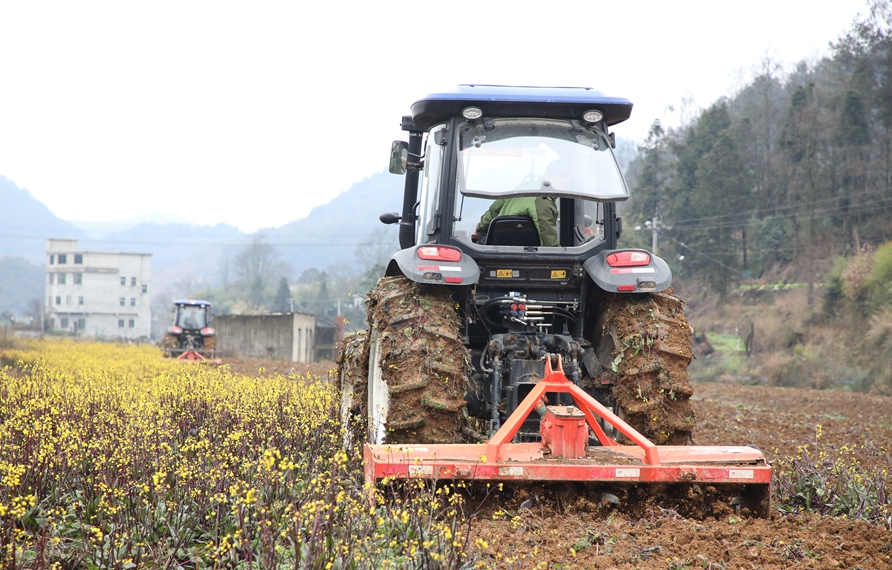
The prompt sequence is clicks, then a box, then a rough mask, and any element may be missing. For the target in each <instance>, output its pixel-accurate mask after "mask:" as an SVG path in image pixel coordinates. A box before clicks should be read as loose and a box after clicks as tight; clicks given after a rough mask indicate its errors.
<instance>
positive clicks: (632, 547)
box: [224, 359, 892, 570]
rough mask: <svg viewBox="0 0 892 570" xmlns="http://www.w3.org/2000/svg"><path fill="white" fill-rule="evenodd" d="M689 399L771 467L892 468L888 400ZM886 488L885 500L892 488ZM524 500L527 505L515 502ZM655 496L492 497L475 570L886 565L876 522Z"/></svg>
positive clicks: (477, 519)
mask: <svg viewBox="0 0 892 570" xmlns="http://www.w3.org/2000/svg"><path fill="white" fill-rule="evenodd" d="M224 363H225V364H228V365H229V366H230V367H231V369H233V371H237V372H242V373H246V374H261V375H268V374H274V373H283V374H288V373H295V374H298V375H305V374H306V373H307V372H311V373H312V374H314V375H317V376H322V377H325V376H326V375H327V373H328V371H329V370H331V369H332V368H334V365H333V363H330V362H329V363H316V364H296V363H288V362H278V363H277V362H272V361H262V360H250V359H239V360H231V361H225V362H224ZM261 368H262V369H263V370H262V371H261ZM691 403H692V405H693V408H694V413H695V415H696V418H697V425H696V428H695V430H694V443H695V445H750V446H755V447H758V448H759V449H761V450H762V451H763V452H764V453H765V455H766V456H767V457H768V459H769V460H770V461H772V462H778V461H779V460H780V459H781V458H785V457H792V456H795V455H796V454H797V453H798V452H799V448H800V446H805V445H807V446H809V450H810V451H811V453H812V454H813V455H815V456H816V455H817V454H818V453H819V452H821V451H824V452H826V453H827V454H828V455H829V456H831V457H834V456H836V455H838V454H839V453H840V450H843V449H844V446H845V448H846V449H854V450H855V452H854V453H855V455H857V459H858V461H859V462H860V463H861V464H862V465H865V466H880V467H881V468H889V469H890V471H892V398H887V397H881V396H870V395H865V394H856V393H849V392H834V391H816V390H801V389H792V388H774V387H764V386H741V385H732V384H718V383H697V384H696V385H695V386H694V396H693V397H692V398H691ZM818 426H820V427H818ZM886 492H887V493H889V494H892V488H890V486H889V485H887V488H886ZM524 497H527V498H528V499H532V500H526V501H521V499H523V498H524ZM665 498H666V497H665V496H664V497H663V499H665ZM659 499H660V497H657V500H655V501H654V502H653V503H651V504H648V505H646V506H645V507H643V508H638V509H636V510H635V512H636V514H635V515H634V516H632V515H629V514H621V513H616V512H613V509H612V505H609V504H608V505H605V506H600V505H599V504H598V503H597V502H593V501H591V500H588V499H581V498H575V497H567V500H565V501H563V503H562V504H560V505H558V504H555V503H554V502H553V501H545V500H543V501H536V500H535V496H534V493H533V492H530V493H528V494H527V495H524V494H522V493H521V494H515V495H514V496H513V498H512V499H511V500H505V501H502V500H501V499H500V498H498V497H490V498H489V499H487V501H488V502H487V503H485V504H484V505H483V507H482V508H479V512H478V514H477V515H476V516H474V517H473V518H472V520H471V523H470V526H469V528H470V534H471V543H473V544H474V547H473V554H474V556H475V557H476V564H477V566H478V567H485V568H490V567H492V568H555V569H556V568H598V569H615V570H619V569H622V570H626V569H638V568H641V569H651V568H659V569H670V570H681V569H684V568H687V569H691V570H694V569H707V570H718V569H747V570H752V569H763V570H769V569H781V568H784V569H786V568H828V569H836V568H861V569H863V570H869V569H881V568H892V533H890V531H889V529H888V528H884V527H883V526H880V525H873V524H868V523H866V522H862V521H854V520H848V519H846V518H842V517H829V516H827V517H822V516H819V515H816V514H797V515H792V514H787V515H782V514H780V513H778V512H776V511H775V512H773V514H772V518H770V519H755V518H748V517H745V516H741V515H739V514H736V513H734V512H733V510H732V511H729V510H716V511H715V512H713V513H711V514H710V515H708V516H706V517H705V518H685V517H682V516H680V515H679V514H677V513H676V512H675V511H674V510H673V508H672V504H671V502H669V503H667V501H666V500H662V501H661V500H659ZM468 506H469V508H470V510H475V509H477V506H476V505H473V504H469V505H468ZM641 513H644V514H641Z"/></svg>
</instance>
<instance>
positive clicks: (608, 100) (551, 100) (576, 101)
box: [412, 85, 632, 130]
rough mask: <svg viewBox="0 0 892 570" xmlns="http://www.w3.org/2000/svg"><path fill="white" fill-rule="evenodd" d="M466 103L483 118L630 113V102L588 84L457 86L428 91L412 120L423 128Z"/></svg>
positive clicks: (611, 117) (617, 119) (621, 117)
mask: <svg viewBox="0 0 892 570" xmlns="http://www.w3.org/2000/svg"><path fill="white" fill-rule="evenodd" d="M468 106H474V107H480V108H481V109H482V110H483V116H484V117H493V118H496V117H549V118H554V119H582V114H583V113H585V112H586V111H590V110H592V109H595V110H598V111H601V112H602V113H603V114H604V118H605V120H606V121H607V125H608V126H609V125H615V124H617V123H621V122H623V121H625V120H626V119H628V118H629V116H630V115H631V114H632V102H631V101H629V100H628V99H625V98H623V97H607V96H605V95H604V94H603V93H601V92H600V91H596V90H594V89H592V88H590V87H510V86H506V85H458V86H456V87H455V88H454V89H453V90H451V91H446V92H443V93H431V94H430V95H427V96H426V97H424V98H422V99H420V100H418V101H416V102H415V103H413V104H412V122H414V123H415V125H416V126H417V127H419V128H421V129H423V130H427V129H429V128H430V127H432V126H433V125H435V124H437V123H439V122H441V121H444V120H446V119H448V118H449V117H452V116H454V115H458V114H459V113H460V112H461V110H462V109H464V108H465V107H468Z"/></svg>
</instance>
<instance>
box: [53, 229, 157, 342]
mask: <svg viewBox="0 0 892 570" xmlns="http://www.w3.org/2000/svg"><path fill="white" fill-rule="evenodd" d="M46 254H47V266H46V278H47V287H46V291H47V299H46V302H47V305H46V318H47V319H48V322H49V326H50V328H51V329H55V330H60V331H68V332H71V333H74V334H76V335H78V336H96V337H100V338H115V337H117V338H125V339H138V338H149V336H150V334H151V324H152V308H151V304H150V302H149V292H150V291H151V281H152V254H151V253H118V252H111V251H85V250H79V249H78V248H77V240H73V239H50V240H47V248H46Z"/></svg>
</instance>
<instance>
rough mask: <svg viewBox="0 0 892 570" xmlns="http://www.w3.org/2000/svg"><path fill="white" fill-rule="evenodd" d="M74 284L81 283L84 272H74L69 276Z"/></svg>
mask: <svg viewBox="0 0 892 570" xmlns="http://www.w3.org/2000/svg"><path fill="white" fill-rule="evenodd" d="M71 277H72V280H73V281H74V284H75V285H82V284H83V282H84V274H83V273H75V274H74V275H72V276H71Z"/></svg>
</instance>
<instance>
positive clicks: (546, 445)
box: [363, 355, 771, 516]
mask: <svg viewBox="0 0 892 570" xmlns="http://www.w3.org/2000/svg"><path fill="white" fill-rule="evenodd" d="M552 357H556V361H557V369H556V370H553V369H552V365H551V358H552ZM552 357H549V358H546V360H545V377H544V378H542V379H541V380H539V381H538V382H537V383H536V384H535V385H534V386H533V388H532V389H531V390H530V392H529V393H528V394H527V396H526V397H525V398H524V400H523V402H521V403H520V405H518V406H517V409H516V410H515V411H514V413H512V414H511V416H509V417H508V419H507V420H506V421H505V423H504V424H502V426H501V427H500V428H499V430H498V431H497V432H496V433H495V434H494V435H493V436H492V437H491V438H490V440H489V441H488V442H486V443H480V444H381V445H373V444H368V443H367V444H365V446H364V449H363V458H364V466H365V467H364V470H365V480H366V482H367V483H370V484H371V485H374V484H375V483H376V482H377V481H380V480H382V479H385V478H389V479H410V478H412V479H431V480H465V481H481V482H514V483H516V482H537V481H539V482H556V481H562V482H580V483H611V484H620V485H629V486H632V485H635V484H640V483H643V484H691V485H693V484H703V485H734V486H738V487H741V491H740V493H739V496H740V497H741V498H742V506H745V507H747V508H749V509H750V510H751V511H752V512H753V513H755V514H757V515H759V516H768V514H769V510H770V500H771V466H770V465H769V464H768V463H767V461H766V460H765V457H764V455H763V454H762V452H761V451H759V450H758V449H755V448H752V447H745V446H669V445H666V446H657V445H654V444H653V443H652V442H651V441H649V440H648V439H647V438H645V437H644V436H643V435H641V434H640V433H638V431H636V430H635V429H634V428H633V427H632V426H630V425H629V424H627V423H626V422H624V421H623V420H622V419H620V418H619V417H617V416H616V415H615V414H614V413H613V412H611V411H610V410H609V409H607V408H606V407H605V406H603V405H602V404H601V403H600V402H598V401H597V400H595V399H594V398H593V397H592V396H591V395H589V394H587V393H586V392H585V391H584V390H582V389H581V388H580V387H579V386H576V385H575V384H573V383H572V382H571V381H570V380H569V379H568V378H567V377H566V375H565V374H564V370H563V365H562V363H561V359H560V356H559V355H552ZM553 393H558V394H561V393H563V394H569V395H570V396H571V398H572V399H573V402H574V404H575V407H574V406H550V405H546V404H545V402H546V400H545V399H544V396H545V395H546V394H553ZM533 410H537V412H538V413H539V414H540V415H541V416H542V418H541V421H540V433H541V435H542V441H541V442H540V443H511V441H512V440H513V438H514V436H515V434H516V433H517V431H518V430H519V429H520V427H521V425H522V424H523V423H524V421H525V420H526V419H527V417H528V416H529V415H530V413H532V412H533ZM596 416H598V417H600V418H602V419H603V420H604V421H605V422H606V423H608V424H610V425H611V426H613V427H614V428H615V429H616V430H617V431H619V432H620V433H622V434H623V435H624V436H626V437H627V438H628V439H629V440H630V441H631V442H632V443H633V444H634V445H621V444H619V443H618V442H616V441H615V440H614V439H611V438H610V437H609V436H607V434H606V433H605V432H604V430H603V429H602V428H601V425H600V424H599V423H598V420H597V418H596ZM589 428H590V429H591V431H592V432H593V433H594V435H595V437H596V438H597V439H598V442H599V443H600V446H589V445H588V443H589Z"/></svg>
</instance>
